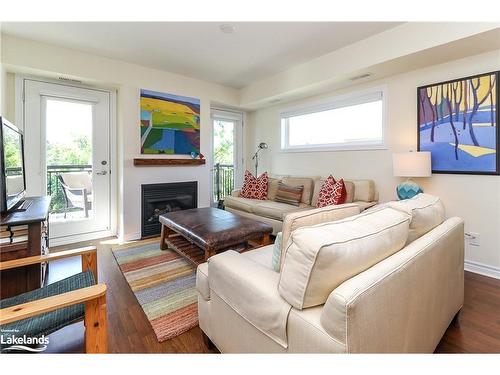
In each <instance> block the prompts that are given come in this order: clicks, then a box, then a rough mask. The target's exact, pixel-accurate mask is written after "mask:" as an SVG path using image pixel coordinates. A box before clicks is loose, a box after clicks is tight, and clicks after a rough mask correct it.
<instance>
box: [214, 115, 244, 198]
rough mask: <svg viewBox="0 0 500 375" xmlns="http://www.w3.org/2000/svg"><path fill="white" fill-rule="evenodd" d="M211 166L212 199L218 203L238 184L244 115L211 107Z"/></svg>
mask: <svg viewBox="0 0 500 375" xmlns="http://www.w3.org/2000/svg"><path fill="white" fill-rule="evenodd" d="M212 126H213V168H212V172H213V173H212V177H213V178H212V180H213V185H212V186H213V191H212V197H213V199H212V202H213V206H220V205H221V204H222V201H223V200H224V197H225V196H227V195H229V194H231V192H232V190H233V189H234V188H236V187H239V186H240V185H241V180H242V172H241V169H242V164H243V156H242V155H243V153H242V143H243V142H242V134H243V115H242V113H238V112H231V111H223V110H212Z"/></svg>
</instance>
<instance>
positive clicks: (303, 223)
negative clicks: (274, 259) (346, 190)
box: [280, 203, 360, 268]
mask: <svg viewBox="0 0 500 375" xmlns="http://www.w3.org/2000/svg"><path fill="white" fill-rule="evenodd" d="M359 212H360V211H359V207H358V205H357V204H354V203H349V204H342V205H337V206H326V207H321V208H314V209H310V210H303V211H298V212H292V213H289V214H286V215H285V217H284V219H283V229H282V231H283V232H282V239H281V244H282V245H281V255H280V268H281V266H282V265H283V260H284V258H285V257H284V252H285V247H286V244H287V242H288V240H289V239H290V236H291V234H292V232H293V231H294V230H296V229H299V228H302V227H309V226H312V225H317V224H321V223H328V222H331V221H335V220H341V219H344V218H346V217H349V216H354V215H357V214H359Z"/></svg>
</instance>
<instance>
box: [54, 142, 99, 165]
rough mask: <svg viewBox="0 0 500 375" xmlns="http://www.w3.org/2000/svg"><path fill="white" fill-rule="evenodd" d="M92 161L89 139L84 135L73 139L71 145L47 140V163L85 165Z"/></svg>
mask: <svg viewBox="0 0 500 375" xmlns="http://www.w3.org/2000/svg"><path fill="white" fill-rule="evenodd" d="M91 163H92V147H91V144H90V139H89V138H88V137H85V136H80V137H77V138H75V139H74V140H73V145H72V146H69V145H67V144H61V143H49V142H47V165H61V164H70V165H87V164H91Z"/></svg>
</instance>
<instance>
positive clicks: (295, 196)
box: [274, 182, 304, 206]
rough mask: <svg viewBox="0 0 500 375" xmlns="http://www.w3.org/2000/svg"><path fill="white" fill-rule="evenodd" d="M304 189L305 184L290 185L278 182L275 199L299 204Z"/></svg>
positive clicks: (295, 204)
mask: <svg viewBox="0 0 500 375" xmlns="http://www.w3.org/2000/svg"><path fill="white" fill-rule="evenodd" d="M303 191H304V186H303V185H300V186H290V185H286V184H284V183H282V182H280V183H279V184H278V191H277V192H276V198H274V201H275V202H280V203H287V204H293V205H294V206H298V205H299V203H300V198H301V197H302V192H303Z"/></svg>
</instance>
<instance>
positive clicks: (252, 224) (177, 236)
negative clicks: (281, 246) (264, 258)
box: [160, 207, 273, 265]
mask: <svg viewBox="0 0 500 375" xmlns="http://www.w3.org/2000/svg"><path fill="white" fill-rule="evenodd" d="M160 223H161V239H160V248H161V249H163V250H165V249H168V248H170V249H172V250H174V251H176V252H177V253H179V254H180V255H182V256H183V257H185V258H186V259H188V260H189V261H191V262H192V263H194V264H195V265H198V264H200V263H203V262H205V261H207V259H208V258H209V257H211V256H212V255H215V254H217V253H219V252H222V251H225V250H229V249H237V248H238V247H240V249H245V248H247V246H248V241H250V240H257V241H259V242H260V245H262V246H263V245H268V244H269V243H270V238H269V236H270V234H271V233H272V231H273V229H272V227H271V226H270V225H267V224H265V223H261V222H260V221H256V220H252V219H248V218H246V217H242V216H238V215H235V214H233V213H231V212H227V211H224V210H220V209H218V208H208V207H207V208H193V209H190V210H182V211H175V212H168V213H166V214H163V215H160Z"/></svg>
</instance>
